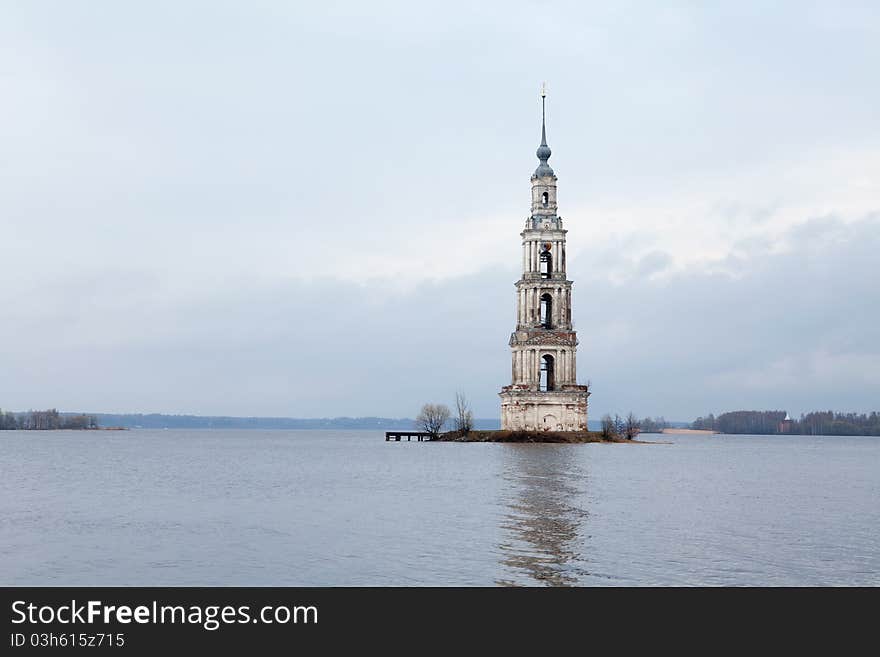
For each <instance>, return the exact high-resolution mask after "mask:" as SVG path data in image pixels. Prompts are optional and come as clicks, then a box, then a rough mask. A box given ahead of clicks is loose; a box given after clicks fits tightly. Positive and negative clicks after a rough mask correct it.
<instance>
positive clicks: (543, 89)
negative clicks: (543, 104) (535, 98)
mask: <svg viewBox="0 0 880 657" xmlns="http://www.w3.org/2000/svg"><path fill="white" fill-rule="evenodd" d="M546 97H547V83H546V82H542V83H541V98H546Z"/></svg>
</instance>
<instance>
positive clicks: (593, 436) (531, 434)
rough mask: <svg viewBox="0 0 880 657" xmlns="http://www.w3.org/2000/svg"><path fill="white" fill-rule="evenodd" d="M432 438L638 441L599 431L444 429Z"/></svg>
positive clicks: (493, 441) (531, 441)
mask: <svg viewBox="0 0 880 657" xmlns="http://www.w3.org/2000/svg"><path fill="white" fill-rule="evenodd" d="M433 440H438V441H444V442H455V443H632V442H636V443H640V442H644V441H641V440H634V439H633V438H626V437H625V436H620V435H617V434H614V435H605V434H603V433H602V432H601V431H511V430H504V429H502V430H495V431H481V430H475V429H471V430H470V431H467V432H464V431H457V430H456V431H446V432H445V433H441V434H439V435H438V436H437V437H436V438H434V439H433Z"/></svg>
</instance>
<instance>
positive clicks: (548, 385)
mask: <svg viewBox="0 0 880 657" xmlns="http://www.w3.org/2000/svg"><path fill="white" fill-rule="evenodd" d="M555 387H556V377H555V375H554V373H553V356H551V355H550V354H547V355H546V356H544V357H542V358H541V379H540V384H539V386H538V389H539V390H540V391H541V392H549V391H551V390H553V389H554V388H555Z"/></svg>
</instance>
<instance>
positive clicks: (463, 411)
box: [455, 392, 474, 436]
mask: <svg viewBox="0 0 880 657" xmlns="http://www.w3.org/2000/svg"><path fill="white" fill-rule="evenodd" d="M455 413H456V415H457V416H458V417H456V418H455V428H456V430H457V431H461V433H462V434H463V435H465V436H466V435H467V434H469V433H470V432H471V429H473V428H474V413H473V411H471V405H470V404H469V403H468V400H467V397H465V396H464V393H463V392H456V393H455Z"/></svg>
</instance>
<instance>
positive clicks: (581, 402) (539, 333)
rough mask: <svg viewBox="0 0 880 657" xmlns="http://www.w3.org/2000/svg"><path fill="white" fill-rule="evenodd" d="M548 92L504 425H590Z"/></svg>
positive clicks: (503, 404)
mask: <svg viewBox="0 0 880 657" xmlns="http://www.w3.org/2000/svg"><path fill="white" fill-rule="evenodd" d="M545 101H546V94H545V93H544V92H543V91H542V92H541V145H540V146H538V150H537V153H536V154H537V156H538V160H539V162H540V163H539V164H538V168H537V169H536V170H535V173H534V174H533V175H532V179H531V183H532V212H531V214H530V215H529V217H528V218H527V219H526V223H525V228H524V230H523V231H522V233H520V236H521V237H522V277H521V278H520V279H519V281H517V283H516V292H517V321H516V330H515V331H514V332H513V334H512V335H511V336H510V349H511V357H512V368H511V369H512V381H511V384H510V385H508V386H504V387H503V388H502V389H501V393H500V396H501V428H502V429H507V430H529V431H532V430H537V431H586V429H587V398H588V397H589V396H590V392H589V389H588V387H587V386H583V385H578V384H577V357H576V356H577V345H578V340H577V334H576V333H575V331H574V330H573V329H572V325H571V285H572V282H571V281H570V280H568V279H567V277H566V273H565V234H566V233H567V232H568V231H566V230H565V229H564V228H563V227H562V218H561V217H560V216H559V215H558V214H557V205H556V180H557V178H556V174H555V173H554V172H553V169H551V168H550V165H549V164H548V163H547V160H549V159H550V153H551V151H550V147H549V146H548V145H547V128H546V120H545V113H544V103H545Z"/></svg>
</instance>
